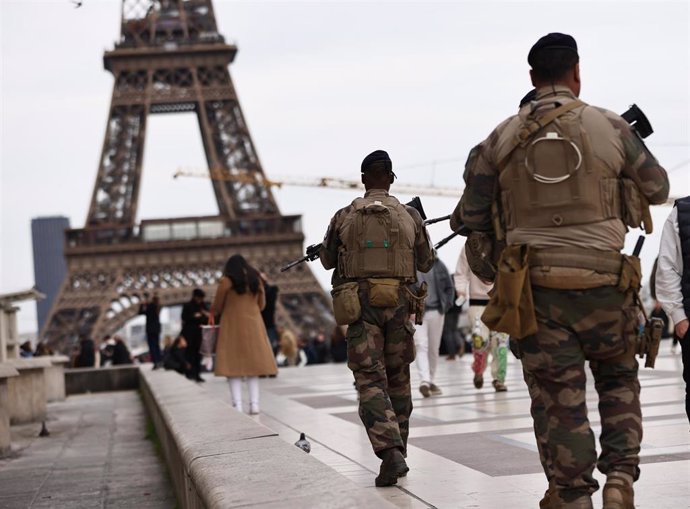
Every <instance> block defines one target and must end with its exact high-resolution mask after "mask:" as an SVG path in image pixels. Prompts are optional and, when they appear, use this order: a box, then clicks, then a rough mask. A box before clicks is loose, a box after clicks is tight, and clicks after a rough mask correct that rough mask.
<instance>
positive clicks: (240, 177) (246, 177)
mask: <svg viewBox="0 0 690 509" xmlns="http://www.w3.org/2000/svg"><path fill="white" fill-rule="evenodd" d="M178 177H196V178H205V179H208V178H210V179H212V180H225V181H231V182H240V183H243V184H260V185H262V186H264V187H267V188H271V187H277V188H278V189H280V188H281V187H283V186H298V187H326V188H329V189H354V190H361V189H364V186H363V185H362V183H361V182H359V181H356V180H347V179H342V178H337V177H316V178H309V177H294V176H277V177H276V178H275V179H268V178H266V177H263V178H262V177H260V176H259V177H257V176H256V175H255V173H253V172H246V173H239V174H236V175H233V174H230V173H228V171H227V170H225V169H223V170H217V169H211V170H209V171H204V172H202V171H197V170H188V169H179V170H177V171H176V172H175V174H174V175H173V178H178ZM395 192H396V193H397V194H421V195H424V196H445V197H449V198H455V199H458V198H460V194H461V189H460V188H459V187H458V188H452V187H436V186H420V185H411V184H395Z"/></svg>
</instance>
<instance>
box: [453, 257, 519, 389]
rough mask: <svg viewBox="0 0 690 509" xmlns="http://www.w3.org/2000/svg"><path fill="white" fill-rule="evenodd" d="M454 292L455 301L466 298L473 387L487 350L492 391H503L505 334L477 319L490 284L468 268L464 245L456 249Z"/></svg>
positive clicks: (478, 380) (477, 382)
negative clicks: (457, 253)
mask: <svg viewBox="0 0 690 509" xmlns="http://www.w3.org/2000/svg"><path fill="white" fill-rule="evenodd" d="M453 280H454V282H455V292H456V294H457V296H458V300H461V301H462V300H465V301H466V300H468V299H469V301H470V307H469V311H468V313H469V321H470V327H471V328H472V355H473V356H474V362H473V363H472V371H474V386H475V387H476V388H477V389H481V388H482V386H483V385H484V371H485V370H486V364H487V361H488V354H489V353H491V376H492V377H493V386H494V389H495V390H496V392H504V391H507V390H508V388H507V387H506V384H505V380H506V368H507V365H508V335H507V334H505V333H503V332H494V331H490V330H489V328H488V327H487V326H486V325H484V322H482V320H481V316H482V313H483V312H484V308H485V307H486V305H487V304H488V303H489V295H488V294H489V290H491V288H492V286H493V284H486V283H484V282H483V281H482V280H481V279H479V278H478V277H477V276H475V275H474V274H473V273H472V271H471V270H470V266H469V263H468V261H467V255H466V254H465V246H463V247H462V251H460V256H459V257H458V264H457V266H456V267H455V273H454V274H453Z"/></svg>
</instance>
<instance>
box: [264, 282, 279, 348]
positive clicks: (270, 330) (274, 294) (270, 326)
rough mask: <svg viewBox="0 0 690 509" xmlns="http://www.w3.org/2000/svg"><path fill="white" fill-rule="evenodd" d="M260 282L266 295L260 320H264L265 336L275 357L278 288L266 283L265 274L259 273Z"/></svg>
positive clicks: (277, 344)
mask: <svg viewBox="0 0 690 509" xmlns="http://www.w3.org/2000/svg"><path fill="white" fill-rule="evenodd" d="M261 281H263V284H264V292H265V293H266V307H265V308H263V310H262V311H261V318H263V320H264V325H265V326H266V334H268V341H269V342H270V343H271V349H272V350H273V355H274V356H275V355H276V353H277V352H278V346H279V341H278V329H277V328H276V318H275V315H276V301H277V300H278V287H277V286H276V285H272V284H270V283H269V282H268V279H267V277H266V274H264V273H263V272H262V273H261Z"/></svg>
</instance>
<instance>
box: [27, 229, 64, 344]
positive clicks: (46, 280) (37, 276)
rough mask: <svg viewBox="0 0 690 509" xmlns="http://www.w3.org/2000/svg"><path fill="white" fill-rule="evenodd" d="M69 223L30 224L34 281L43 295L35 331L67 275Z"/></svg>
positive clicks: (45, 317) (38, 306) (37, 307)
mask: <svg viewBox="0 0 690 509" xmlns="http://www.w3.org/2000/svg"><path fill="white" fill-rule="evenodd" d="M69 227H70V226H69V219H68V218H66V217H62V216H53V217H37V218H35V219H32V220H31V239H32V242H33V248H34V280H35V282H36V283H35V285H36V288H37V289H38V290H39V291H40V292H42V293H44V294H45V295H46V298H45V299H44V300H40V301H37V302H36V314H37V320H38V330H39V331H40V330H41V329H42V328H43V325H44V324H45V321H46V319H47V318H48V313H49V312H50V307H51V306H52V305H53V300H54V299H55V297H57V294H58V292H59V291H60V285H61V284H62V281H63V280H64V279H65V274H67V265H66V264H65V256H64V250H65V230H66V229H68V228H69Z"/></svg>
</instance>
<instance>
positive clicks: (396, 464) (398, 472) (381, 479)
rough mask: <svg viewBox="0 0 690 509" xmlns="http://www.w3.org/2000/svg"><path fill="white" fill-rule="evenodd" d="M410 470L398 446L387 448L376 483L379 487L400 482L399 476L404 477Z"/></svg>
mask: <svg viewBox="0 0 690 509" xmlns="http://www.w3.org/2000/svg"><path fill="white" fill-rule="evenodd" d="M409 470H410V468H409V467H408V466H407V463H405V458H404V457H403V454H402V453H401V452H400V450H399V449H398V448H397V447H394V448H392V449H386V450H385V451H383V461H382V462H381V469H380V470H379V475H378V476H377V477H376V481H375V483H374V484H376V487H378V488H381V487H383V486H393V485H394V484H396V483H397V482H398V477H404V476H405V475H406V474H407V472H408V471H409Z"/></svg>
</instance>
